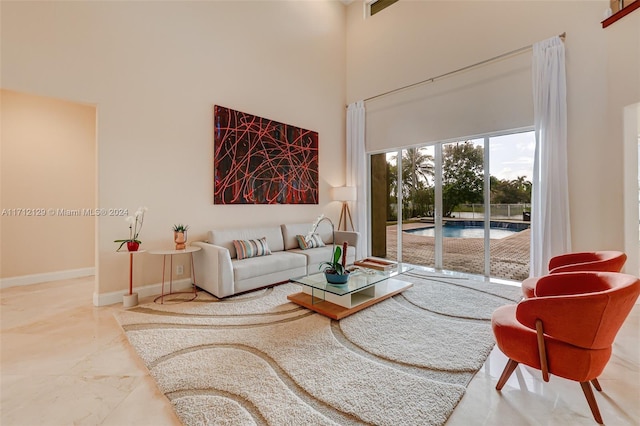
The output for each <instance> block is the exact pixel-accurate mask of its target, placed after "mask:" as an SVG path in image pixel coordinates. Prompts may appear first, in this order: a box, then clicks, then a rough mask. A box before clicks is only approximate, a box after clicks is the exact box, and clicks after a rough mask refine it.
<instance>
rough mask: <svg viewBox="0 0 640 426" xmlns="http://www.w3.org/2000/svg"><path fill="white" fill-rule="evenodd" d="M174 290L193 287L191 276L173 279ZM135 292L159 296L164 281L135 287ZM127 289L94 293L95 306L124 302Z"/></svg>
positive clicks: (139, 295) (166, 287) (166, 286)
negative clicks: (123, 298) (123, 297)
mask: <svg viewBox="0 0 640 426" xmlns="http://www.w3.org/2000/svg"><path fill="white" fill-rule="evenodd" d="M172 288H173V291H185V290H189V289H191V288H192V285H191V278H183V279H181V280H173V285H172ZM164 289H165V292H168V291H169V284H168V283H166V282H165V284H164ZM133 292H134V293H138V298H140V299H142V298H143V297H147V296H159V295H160V293H161V292H162V283H157V284H149V285H145V286H142V287H134V288H133ZM127 293H128V291H126V290H119V291H112V292H111V293H102V294H98V293H93V306H106V305H113V304H115V303H122V296H123V295H125V294H127Z"/></svg>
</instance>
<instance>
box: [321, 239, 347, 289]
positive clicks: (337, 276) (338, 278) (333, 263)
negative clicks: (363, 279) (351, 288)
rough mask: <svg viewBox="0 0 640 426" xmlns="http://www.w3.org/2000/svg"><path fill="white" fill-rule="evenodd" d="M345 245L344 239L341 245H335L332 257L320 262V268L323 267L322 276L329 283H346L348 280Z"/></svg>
mask: <svg viewBox="0 0 640 426" xmlns="http://www.w3.org/2000/svg"><path fill="white" fill-rule="evenodd" d="M347 247H348V244H347V242H346V241H345V242H344V243H342V247H340V246H336V247H335V249H334V250H333V254H332V259H331V260H330V261H328V262H322V263H321V264H320V268H323V267H324V276H325V278H326V280H327V282H328V283H330V284H346V283H347V282H348V281H349V271H348V270H347V268H346V263H347Z"/></svg>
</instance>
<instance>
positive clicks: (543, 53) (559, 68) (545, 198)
mask: <svg viewBox="0 0 640 426" xmlns="http://www.w3.org/2000/svg"><path fill="white" fill-rule="evenodd" d="M532 75H533V102H534V108H533V110H534V123H535V134H536V149H535V159H534V166H533V190H532V197H531V198H532V199H531V265H530V266H531V267H530V275H531V276H541V275H544V274H546V273H548V266H549V259H551V257H553V256H555V255H558V254H561V253H566V252H569V251H571V229H570V224H569V189H568V179H567V87H566V75H565V60H564V43H563V42H562V40H560V37H552V38H550V39H548V40H544V41H541V42H539V43H536V44H534V45H533V68H532Z"/></svg>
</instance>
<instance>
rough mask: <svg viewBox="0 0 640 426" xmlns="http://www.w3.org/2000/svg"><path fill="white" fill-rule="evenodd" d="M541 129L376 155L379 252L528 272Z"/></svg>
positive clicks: (415, 260)
mask: <svg viewBox="0 0 640 426" xmlns="http://www.w3.org/2000/svg"><path fill="white" fill-rule="evenodd" d="M534 147H535V140H534V137H533V132H520V133H513V134H504V135H497V136H493V135H491V136H485V137H480V138H474V139H467V140H460V141H448V142H441V143H436V144H431V145H425V146H418V147H410V148H403V149H399V150H397V151H391V152H385V153H379V154H374V155H371V197H370V199H371V224H372V228H371V237H372V238H371V240H372V255H373V256H377V257H383V258H387V259H390V260H400V261H403V262H407V263H412V264H416V265H421V266H426V267H431V268H434V269H444V270H450V271H459V272H467V273H472V274H479V275H485V276H492V277H500V278H506V279H514V280H522V279H524V278H526V277H527V276H528V273H529V241H530V236H529V235H530V234H529V219H530V216H529V208H530V198H531V176H532V169H533V149H534Z"/></svg>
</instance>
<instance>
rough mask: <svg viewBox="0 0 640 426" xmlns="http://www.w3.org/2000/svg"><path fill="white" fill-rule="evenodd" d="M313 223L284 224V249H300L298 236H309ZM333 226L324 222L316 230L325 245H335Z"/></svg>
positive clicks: (282, 226)
mask: <svg viewBox="0 0 640 426" xmlns="http://www.w3.org/2000/svg"><path fill="white" fill-rule="evenodd" d="M312 226H313V223H311V222H309V223H293V224H284V225H281V228H282V237H283V239H284V249H285V250H291V249H297V248H299V247H300V245H299V244H298V239H297V238H296V236H297V235H305V236H306V235H307V234H308V233H309V231H311V227H312ZM332 231H333V230H332V228H331V224H329V222H327V221H326V220H325V221H322V222H320V224H319V225H318V229H316V232H315V233H316V234H318V235H320V237H321V238H322V242H323V243H325V244H331V243H333V232H332Z"/></svg>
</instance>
